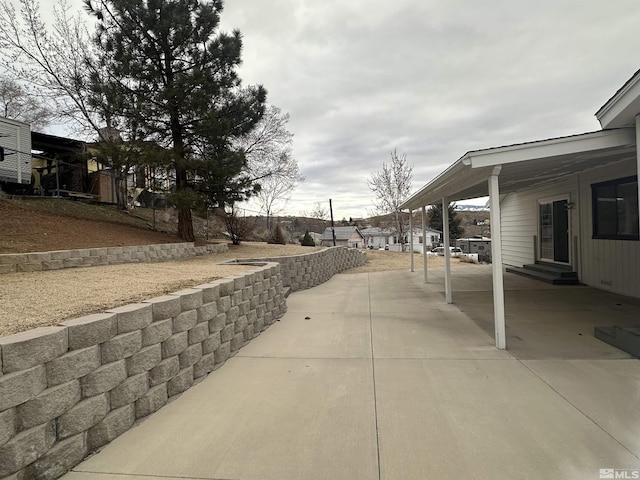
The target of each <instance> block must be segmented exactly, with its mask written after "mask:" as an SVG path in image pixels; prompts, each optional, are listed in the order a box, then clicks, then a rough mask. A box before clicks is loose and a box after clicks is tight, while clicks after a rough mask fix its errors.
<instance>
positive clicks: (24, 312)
mask: <svg viewBox="0 0 640 480" xmlns="http://www.w3.org/2000/svg"><path fill="white" fill-rule="evenodd" d="M317 250H320V247H316V248H310V247H301V246H299V245H268V244H266V243H252V242H247V243H243V244H242V245H240V246H232V247H230V250H229V252H227V253H224V254H214V255H209V256H203V257H195V258H190V259H186V260H177V261H170V262H161V263H143V264H140V263H134V264H124V265H110V266H103V267H89V268H72V269H65V270H54V271H48V272H29V273H13V274H8V275H0V305H1V306H2V308H0V336H4V335H10V334H12V333H17V332H20V331H24V330H29V329H32V328H36V327H41V326H49V325H55V324H57V323H58V322H60V321H62V320H65V319H69V318H76V317H79V316H82V315H87V314H90V313H96V312H101V311H104V310H108V309H109V308H114V307H117V306H120V305H126V304H128V303H134V302H139V301H141V300H145V299H149V298H152V297H155V296H159V295H164V294H167V293H171V292H175V291H177V290H180V289H183V288H188V287H190V286H195V285H199V284H201V283H206V282H209V281H211V280H215V279H216V278H223V277H226V276H230V275H236V274H237V273H239V272H242V271H246V270H250V269H251V268H252V267H250V266H242V265H220V264H219V263H220V262H225V261H228V260H231V259H240V258H263V257H278V256H289V255H299V254H303V253H309V252H311V251H317ZM367 258H368V261H367V263H366V264H365V265H363V266H361V267H357V268H353V269H351V270H348V271H346V272H344V273H348V274H353V273H366V272H376V271H387V270H404V269H408V268H409V254H408V253H397V252H388V251H377V250H369V251H367ZM415 262H416V268H421V265H422V258H421V256H419V255H416V256H415ZM443 265H444V261H443V258H442V257H429V268H438V267H442V266H443ZM457 265H460V262H458V261H457V260H454V261H453V262H452V266H454V267H456V266H457Z"/></svg>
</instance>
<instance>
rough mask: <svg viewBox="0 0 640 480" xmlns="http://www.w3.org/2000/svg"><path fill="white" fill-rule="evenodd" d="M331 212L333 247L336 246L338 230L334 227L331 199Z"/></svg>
mask: <svg viewBox="0 0 640 480" xmlns="http://www.w3.org/2000/svg"><path fill="white" fill-rule="evenodd" d="M329 212H331V236H332V237H333V246H334V247H335V246H336V230H335V228H334V226H333V205H332V204H331V199H329Z"/></svg>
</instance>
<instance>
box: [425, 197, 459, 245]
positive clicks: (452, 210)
mask: <svg viewBox="0 0 640 480" xmlns="http://www.w3.org/2000/svg"><path fill="white" fill-rule="evenodd" d="M448 210H449V238H450V239H451V240H455V239H456V238H462V237H463V235H464V228H462V227H461V226H460V223H461V222H462V219H461V218H460V217H458V214H457V212H456V204H455V203H450V204H449V207H448ZM427 222H428V223H429V226H430V227H431V228H433V229H434V230H440V231H441V232H443V234H444V227H443V225H442V204H441V203H439V204H437V205H433V206H432V207H431V208H429V211H428V212H427Z"/></svg>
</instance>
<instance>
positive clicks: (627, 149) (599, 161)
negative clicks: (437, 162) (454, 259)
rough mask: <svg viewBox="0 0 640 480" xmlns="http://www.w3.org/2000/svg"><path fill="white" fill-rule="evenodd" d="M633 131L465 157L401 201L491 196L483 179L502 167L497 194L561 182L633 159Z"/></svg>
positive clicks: (414, 203)
mask: <svg viewBox="0 0 640 480" xmlns="http://www.w3.org/2000/svg"><path fill="white" fill-rule="evenodd" d="M635 156H636V146H635V132H634V129H628V128H625V129H615V130H603V131H599V132H592V133H587V134H582V135H573V136H570V137H561V138H555V139H549V140H542V141H539V142H530V143H523V144H518V145H510V146H506V147H497V148H492V149H488V150H477V151H472V152H469V153H467V154H465V155H464V156H463V157H462V158H460V159H459V160H458V161H457V162H455V163H454V164H453V165H451V166H450V167H449V168H448V169H447V170H445V171H444V172H443V173H441V174H440V175H439V176H438V177H436V178H435V179H434V180H433V181H431V182H430V183H429V184H427V185H426V186H425V187H423V188H422V189H421V190H420V191H418V192H417V193H415V194H414V195H413V196H412V197H411V198H409V199H408V200H407V201H405V202H404V204H403V205H402V208H404V209H411V210H415V209H418V208H420V207H422V206H424V205H433V204H438V203H441V202H442V198H443V197H447V199H448V200H449V201H458V200H467V199H470V198H478V197H484V196H487V195H489V191H488V184H487V179H488V178H489V176H490V175H491V173H492V172H493V170H494V167H496V166H501V167H502V169H501V171H500V176H499V183H500V193H501V194H505V193H511V192H515V191H518V190H522V189H524V188H529V187H534V186H539V185H544V184H548V183H553V182H555V181H557V180H558V179H559V178H561V177H564V176H569V175H573V174H577V173H581V172H585V171H588V170H591V169H594V168H598V167H602V166H606V165H613V164H616V163H619V162H623V161H626V160H630V159H635Z"/></svg>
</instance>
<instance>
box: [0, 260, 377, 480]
mask: <svg viewBox="0 0 640 480" xmlns="http://www.w3.org/2000/svg"><path fill="white" fill-rule="evenodd" d="M274 260H275V261H277V262H278V263H274V262H266V261H264V260H262V261H260V260H249V261H242V263H244V264H246V263H250V264H255V269H254V270H251V271H249V272H244V273H242V274H240V275H237V276H234V277H229V278H225V279H220V280H216V281H213V282H211V283H207V284H203V285H198V286H196V287H193V288H190V289H186V290H181V291H179V292H175V293H172V294H169V295H166V296H162V297H157V298H153V299H150V300H146V301H143V302H141V303H137V304H131V305H125V306H122V307H118V308H115V309H112V310H108V311H106V312H104V313H99V314H93V315H88V316H86V317H82V318H77V319H73V320H68V321H65V322H62V323H60V324H59V325H58V326H54V327H42V328H37V329H34V330H30V331H27V332H22V333H18V334H15V335H10V336H7V337H0V478H4V479H12V480H26V479H31V478H36V479H55V478H58V477H60V476H62V475H63V474H64V473H65V472H67V471H68V470H70V469H71V468H72V467H73V466H75V465H77V464H78V463H80V461H82V460H83V459H84V458H85V457H86V455H87V454H88V453H90V452H91V451H94V450H96V449H97V448H99V447H101V446H103V445H105V444H107V443H109V442H110V441H112V440H113V439H114V438H116V437H117V436H119V435H121V434H122V433H124V432H125V431H127V430H128V429H129V428H131V426H132V425H133V423H134V422H135V421H136V420H138V419H140V418H143V417H145V416H147V415H149V414H151V413H153V412H155V411H156V410H158V409H160V408H161V407H162V406H163V405H165V404H166V403H167V402H168V401H169V400H170V399H171V397H174V396H176V395H179V394H180V393H182V392H184V391H185V390H187V389H188V388H189V387H191V386H192V385H193V384H195V383H197V382H199V381H201V380H202V379H204V378H205V377H206V375H207V374H208V373H210V372H212V371H213V370H215V369H216V368H218V367H219V366H221V365H222V364H223V363H224V362H225V361H226V360H227V359H228V358H229V357H230V356H231V355H233V354H234V353H235V352H237V351H238V349H239V348H240V347H242V346H243V345H244V344H246V343H247V342H249V341H250V340H251V339H252V338H254V337H256V336H257V335H259V334H260V332H262V331H263V330H264V329H265V328H267V327H268V326H269V325H271V324H273V323H274V322H275V321H276V320H277V319H278V318H279V317H280V316H282V315H283V314H284V312H285V311H286V308H287V307H286V303H285V295H284V292H285V285H286V287H290V289H291V290H292V291H295V290H299V289H302V288H310V287H312V286H314V285H317V284H319V283H321V282H324V281H326V280H328V279H329V278H330V277H331V276H332V275H333V274H334V273H337V272H339V271H342V270H345V269H347V268H351V267H355V266H358V265H361V264H362V263H364V262H365V261H366V254H365V253H364V252H360V251H357V250H353V249H347V248H344V247H336V248H330V249H328V250H322V251H319V252H314V253H310V254H307V255H299V256H296V257H283V258H276V259H274Z"/></svg>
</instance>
